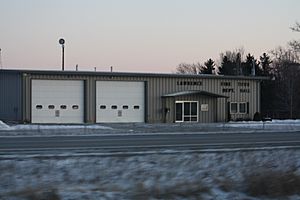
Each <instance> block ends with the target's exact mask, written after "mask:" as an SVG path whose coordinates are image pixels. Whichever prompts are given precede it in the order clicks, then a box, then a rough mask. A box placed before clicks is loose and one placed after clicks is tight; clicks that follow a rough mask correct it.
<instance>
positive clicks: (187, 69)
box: [176, 63, 202, 74]
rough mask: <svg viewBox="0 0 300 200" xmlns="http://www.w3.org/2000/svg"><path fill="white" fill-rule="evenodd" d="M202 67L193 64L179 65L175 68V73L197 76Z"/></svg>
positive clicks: (198, 64)
mask: <svg viewBox="0 0 300 200" xmlns="http://www.w3.org/2000/svg"><path fill="white" fill-rule="evenodd" d="M201 69H202V65H201V64H200V63H196V64H195V63H193V64H187V63H180V64H179V65H178V66H177V67H176V73H177V74H199V73H200V72H201Z"/></svg>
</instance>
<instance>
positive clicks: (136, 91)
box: [96, 81, 145, 123]
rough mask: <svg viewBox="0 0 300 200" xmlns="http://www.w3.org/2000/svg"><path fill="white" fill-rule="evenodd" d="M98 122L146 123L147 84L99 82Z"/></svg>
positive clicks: (97, 84)
mask: <svg viewBox="0 0 300 200" xmlns="http://www.w3.org/2000/svg"><path fill="white" fill-rule="evenodd" d="M96 87H97V89H96V92H97V93H96V115H97V116H96V122H97V123H101V122H144V121H145V84H144V82H130V81H97V83H96Z"/></svg>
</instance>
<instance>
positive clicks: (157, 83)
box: [23, 74, 260, 123]
mask: <svg viewBox="0 0 300 200" xmlns="http://www.w3.org/2000/svg"><path fill="white" fill-rule="evenodd" d="M31 79H58V80H59V79H73V80H85V81H86V87H85V89H86V96H87V97H86V105H85V107H86V122H88V123H94V122H95V115H96V114H95V109H96V107H95V106H96V103H95V99H96V96H95V90H96V86H95V82H96V81H97V80H119V81H122V80H123V81H126V80H131V81H141V80H142V81H146V82H147V90H148V91H146V92H147V98H148V99H147V109H148V112H147V116H146V117H147V118H146V121H148V122H150V123H154V122H164V121H167V122H173V121H174V119H173V118H171V117H168V116H169V115H170V116H174V115H175V113H173V112H174V105H171V103H170V101H171V100H170V99H171V98H168V100H166V106H170V108H171V111H170V113H169V114H168V115H167V116H166V117H165V111H164V109H163V108H164V107H165V106H163V100H162V97H161V96H162V95H165V94H169V93H174V92H179V91H186V90H204V91H208V92H211V93H215V94H219V95H225V96H228V97H229V98H228V99H225V98H218V99H217V100H210V101H215V103H212V104H215V106H214V107H212V109H215V110H216V113H218V114H217V116H216V117H215V118H214V116H208V117H206V116H205V117H204V119H205V120H204V121H205V122H208V121H211V120H212V119H214V121H218V122H224V121H226V120H227V101H228V102H249V114H246V115H245V114H243V115H240V114H237V115H234V116H232V119H237V118H241V117H243V118H253V115H254V113H255V112H257V111H259V109H260V108H259V107H260V102H259V101H260V96H259V92H260V90H259V88H260V85H259V80H250V79H242V78H238V79H228V78H226V79H223V78H218V77H214V76H212V77H209V78H207V77H206V78H203V77H200V76H199V78H195V77H192V78H185V77H161V76H160V77H154V76H149V77H146V76H142V77H137V76H132V77H130V76H113V75H112V76H101V75H97V76H94V75H55V74H54V75H53V74H51V75H35V74H27V75H26V76H24V79H23V87H24V88H23V91H24V97H25V98H24V101H23V104H24V107H23V109H24V112H23V113H24V114H23V118H24V120H27V121H30V119H31V116H30V102H31V99H30V98H31V97H30V94H31V81H30V80H31ZM178 81H179V82H180V81H181V82H186V83H192V82H198V81H201V82H202V85H192V84H186V85H177V82H178ZM221 82H230V83H231V86H230V87H226V86H221ZM238 82H247V83H249V87H244V86H238ZM224 88H233V89H234V91H235V92H234V93H232V92H225V93H224V92H223V89H224ZM241 88H249V90H250V92H249V93H240V89H241ZM203 99H205V98H203ZM199 101H200V100H199Z"/></svg>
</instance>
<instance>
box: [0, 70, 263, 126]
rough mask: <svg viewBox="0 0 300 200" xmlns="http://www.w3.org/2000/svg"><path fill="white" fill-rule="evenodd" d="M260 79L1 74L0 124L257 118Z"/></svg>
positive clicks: (201, 121)
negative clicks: (0, 121) (2, 122)
mask: <svg viewBox="0 0 300 200" xmlns="http://www.w3.org/2000/svg"><path fill="white" fill-rule="evenodd" d="M264 79H266V78H264V77H256V76H247V77H245V76H221V75H201V74H199V75H180V74H154V73H153V74H151V73H122V72H83V71H36V70H0V120H3V121H16V122H19V123H38V124H39V123H47V124H62V123H64V124H70V123H75V124H80V123H123V122H124V123H136V122H145V123H176V122H198V123H210V122H226V121H228V120H237V119H252V118H253V116H254V113H256V112H260V84H261V81H262V80H264Z"/></svg>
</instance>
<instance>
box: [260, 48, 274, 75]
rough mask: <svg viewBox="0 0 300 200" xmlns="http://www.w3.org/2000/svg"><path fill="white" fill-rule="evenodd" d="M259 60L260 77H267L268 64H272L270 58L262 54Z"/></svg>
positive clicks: (269, 71)
mask: <svg viewBox="0 0 300 200" xmlns="http://www.w3.org/2000/svg"><path fill="white" fill-rule="evenodd" d="M259 59H260V65H261V67H262V69H261V70H262V75H263V76H269V75H270V74H271V73H272V72H271V67H270V64H271V63H272V61H271V59H270V56H268V55H267V54H266V53H263V55H262V56H260V57H259Z"/></svg>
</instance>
